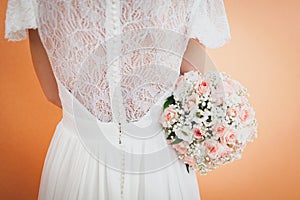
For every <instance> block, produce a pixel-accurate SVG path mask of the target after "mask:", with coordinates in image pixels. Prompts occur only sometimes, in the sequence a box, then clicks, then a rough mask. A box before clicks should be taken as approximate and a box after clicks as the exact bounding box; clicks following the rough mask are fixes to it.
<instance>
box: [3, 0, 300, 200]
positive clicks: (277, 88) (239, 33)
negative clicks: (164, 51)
mask: <svg viewBox="0 0 300 200" xmlns="http://www.w3.org/2000/svg"><path fill="white" fill-rule="evenodd" d="M6 6H7V0H1V2H0V28H1V29H0V38H1V39H0V54H1V59H0V66H1V73H0V91H1V93H0V109H1V111H0V137H1V138H0V139H1V140H0V156H1V157H0V163H1V164H0V180H1V183H0V184H1V185H0V199H3V200H31V199H36V198H37V194H38V187H39V181H40V175H41V172H42V167H43V162H44V159H45V156H46V152H47V149H48V146H49V143H50V141H51V138H52V135H53V133H54V129H55V126H56V124H57V123H58V122H59V120H60V119H61V110H60V109H59V108H57V107H55V106H54V105H52V104H51V103H49V102H47V101H46V98H45V97H44V95H43V93H42V90H41V87H40V85H39V82H38V80H37V77H36V75H35V72H34V69H33V66H32V62H31V57H30V51H29V43H28V39H27V40H26V41H22V42H18V43H12V42H11V43H9V42H7V41H6V40H4V21H5V10H6ZM225 7H226V10H227V15H228V19H229V23H230V27H231V34H232V40H231V41H230V42H229V43H227V44H226V45H225V46H224V47H222V48H218V49H208V53H209V55H210V57H211V58H212V59H213V61H214V62H215V64H216V65H217V67H218V69H219V70H220V71H226V72H227V73H229V74H231V76H232V77H233V78H235V79H237V80H239V81H240V82H241V83H242V84H243V85H244V86H246V87H247V88H248V91H249V93H250V94H251V96H250V103H251V104H252V106H253V107H254V109H255V111H256V117H257V120H258V123H259V132H258V134H259V135H258V138H257V139H256V140H255V142H254V143H250V144H249V145H248V146H247V148H246V150H245V151H244V154H243V157H242V159H241V160H238V161H235V162H234V163H230V164H228V165H226V166H222V167H220V168H218V169H217V170H215V171H213V172H210V173H209V174H208V175H207V176H198V181H199V187H200V191H201V192H200V193H201V200H229V199H230V200H240V199H243V200H248V199H249V200H250V199H251V200H269V199H270V200H279V199H280V200H296V199H300V172H299V171H300V155H299V154H300V136H299V133H300V131H299V129H300V118H299V115H300V90H299V86H300V38H299V36H300V14H299V10H300V2H299V1H297V0H286V1H274V0H261V1H249V0H248V1H246V0H226V1H225Z"/></svg>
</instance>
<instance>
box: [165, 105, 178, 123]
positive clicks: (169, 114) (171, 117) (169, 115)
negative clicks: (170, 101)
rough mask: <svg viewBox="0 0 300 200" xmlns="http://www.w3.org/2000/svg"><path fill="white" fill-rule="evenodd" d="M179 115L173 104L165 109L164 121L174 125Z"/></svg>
mask: <svg viewBox="0 0 300 200" xmlns="http://www.w3.org/2000/svg"><path fill="white" fill-rule="evenodd" d="M177 117H178V113H177V112H176V110H175V108H173V107H172V105H171V106H169V107H167V108H166V109H165V110H164V113H163V115H162V118H163V119H162V121H163V122H167V123H169V124H171V125H172V124H173V123H174V122H175V119H176V118H177Z"/></svg>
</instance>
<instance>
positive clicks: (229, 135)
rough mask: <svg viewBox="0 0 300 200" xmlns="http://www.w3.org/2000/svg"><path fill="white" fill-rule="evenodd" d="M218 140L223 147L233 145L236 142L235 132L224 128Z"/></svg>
mask: <svg viewBox="0 0 300 200" xmlns="http://www.w3.org/2000/svg"><path fill="white" fill-rule="evenodd" d="M220 140H221V142H222V143H223V144H224V145H226V144H227V145H228V144H229V145H233V144H235V142H236V140H237V135H236V132H235V131H234V130H233V129H230V128H226V129H225V132H224V133H223V135H221V137H220Z"/></svg>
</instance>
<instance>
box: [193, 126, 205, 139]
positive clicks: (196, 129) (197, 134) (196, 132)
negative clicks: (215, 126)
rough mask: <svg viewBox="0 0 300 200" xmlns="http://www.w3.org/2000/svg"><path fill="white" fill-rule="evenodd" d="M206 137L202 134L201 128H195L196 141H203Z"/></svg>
mask: <svg viewBox="0 0 300 200" xmlns="http://www.w3.org/2000/svg"><path fill="white" fill-rule="evenodd" d="M203 136H204V134H202V133H201V131H200V128H198V127H196V128H194V137H195V138H196V139H201V138H202V137H203Z"/></svg>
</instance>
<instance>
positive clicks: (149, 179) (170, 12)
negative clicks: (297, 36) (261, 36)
mask: <svg viewBox="0 0 300 200" xmlns="http://www.w3.org/2000/svg"><path fill="white" fill-rule="evenodd" d="M30 28H33V29H38V31H39V35H40V38H41V41H42V43H43V45H44V47H45V49H46V52H47V55H48V57H49V61H50V63H51V66H52V69H53V72H54V75H55V78H56V80H57V84H58V89H59V95H60V99H61V102H62V108H63V109H62V112H63V118H62V119H61V121H60V122H59V123H58V124H57V126H56V130H55V132H54V135H53V138H52V140H51V143H50V146H49V149H48V152H47V155H46V158H45V162H44V167H43V172H42V176H41V182H40V188H39V194H38V199H39V200H50V199H52V200H75V199H80V200H98V199H104V200H106V199H109V200H110V199H111V200H118V199H126V200H143V199H144V200H153V199H158V200H160V199H161V200H166V199H171V200H177V199H183V200H186V199H189V200H199V199H200V193H199V188H198V184H197V177H196V173H195V172H194V171H190V173H187V171H186V168H185V165H184V163H183V162H181V161H180V160H178V159H177V157H176V154H175V152H174V151H173V149H172V148H171V147H170V146H168V144H167V142H166V140H165V134H164V132H163V130H162V128H161V126H160V123H159V118H160V114H161V112H162V106H163V103H164V100H165V98H166V97H167V96H168V95H170V94H171V92H172V88H173V86H174V84H175V82H176V80H177V78H178V76H179V72H180V65H181V62H182V56H183V53H184V51H185V49H186V47H187V43H188V39H189V38H197V39H199V41H201V42H202V43H203V44H204V45H205V46H206V47H208V48H217V47H220V46H223V45H224V44H225V43H226V42H227V41H229V40H230V38H231V36H230V31H229V25H228V21H227V16H226V12H225V8H224V3H223V1H221V0H205V1H204V0H167V1H161V0H153V1H149V0H93V1H91V0H9V2H8V7H7V12H6V29H5V31H6V32H5V37H6V38H7V39H8V40H9V41H19V40H23V39H25V38H26V37H27V32H26V31H27V30H26V29H30Z"/></svg>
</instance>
